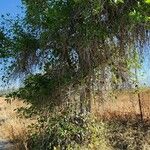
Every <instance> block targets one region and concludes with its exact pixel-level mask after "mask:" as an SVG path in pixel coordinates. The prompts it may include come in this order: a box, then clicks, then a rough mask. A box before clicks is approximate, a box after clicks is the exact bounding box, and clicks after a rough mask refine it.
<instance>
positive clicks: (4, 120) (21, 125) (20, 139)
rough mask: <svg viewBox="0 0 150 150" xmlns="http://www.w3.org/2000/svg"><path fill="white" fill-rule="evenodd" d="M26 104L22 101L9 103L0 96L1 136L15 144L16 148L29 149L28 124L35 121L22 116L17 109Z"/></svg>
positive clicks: (15, 149) (16, 149)
mask: <svg viewBox="0 0 150 150" xmlns="http://www.w3.org/2000/svg"><path fill="white" fill-rule="evenodd" d="M23 106H26V104H24V103H23V102H22V101H18V100H15V101H12V102H11V103H7V102H6V101H5V100H4V98H0V124H1V125H0V131H1V132H0V138H1V139H5V140H7V141H9V142H11V143H12V144H13V148H11V149H14V150H27V139H28V129H27V127H28V125H30V124H31V123H32V122H33V121H32V120H29V119H26V118H20V117H18V115H17V112H16V111H15V110H16V109H17V108H19V107H23Z"/></svg>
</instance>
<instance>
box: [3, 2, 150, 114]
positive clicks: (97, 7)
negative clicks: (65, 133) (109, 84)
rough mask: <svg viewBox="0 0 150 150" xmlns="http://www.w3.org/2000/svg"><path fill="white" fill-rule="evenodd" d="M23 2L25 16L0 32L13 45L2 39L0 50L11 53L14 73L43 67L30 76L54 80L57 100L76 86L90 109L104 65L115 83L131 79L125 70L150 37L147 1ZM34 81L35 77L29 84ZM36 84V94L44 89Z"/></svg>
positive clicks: (131, 65) (127, 69)
mask: <svg viewBox="0 0 150 150" xmlns="http://www.w3.org/2000/svg"><path fill="white" fill-rule="evenodd" d="M22 2H23V5H24V6H25V10H26V11H25V18H24V19H17V20H13V21H11V26H10V29H9V32H8V31H7V32H6V31H5V29H4V31H2V38H1V39H2V41H3V40H4V41H7V40H9V41H10V44H9V45H7V44H5V43H6V42H4V44H5V46H2V48H1V55H2V54H3V51H4V53H7V54H9V55H7V58H8V59H10V57H11V58H13V62H12V64H11V65H10V67H9V68H10V70H11V72H12V71H13V72H14V73H29V72H30V73H31V72H33V70H35V68H36V70H37V69H42V71H41V72H42V74H40V75H36V76H34V77H35V78H31V79H33V80H32V81H35V83H37V84H38V83H39V77H40V78H42V79H41V80H40V81H42V80H45V78H46V80H48V81H49V83H51V82H52V83H53V84H49V86H48V87H49V88H50V89H53V90H52V91H53V94H54V93H55V94H56V93H57V94H56V95H55V94H54V95H55V96H54V99H56V97H57V99H58V101H59V99H62V95H63V94H64V93H68V87H70V86H71V87H72V88H74V86H75V85H76V86H78V88H77V89H78V90H79V89H80V92H79V93H82V94H81V95H80V100H81V101H80V104H81V110H82V109H83V106H82V105H83V104H84V105H85V106H86V109H87V111H90V110H91V101H90V100H91V93H92V92H93V91H95V90H96V89H98V87H99V85H98V84H97V82H96V81H97V80H96V78H98V79H99V80H100V79H101V80H102V82H101V83H100V84H102V83H103V80H104V79H103V78H105V77H104V76H103V78H102V75H101V74H102V72H105V70H109V71H110V76H111V79H112V81H113V84H116V83H117V82H118V81H120V82H127V79H128V74H127V72H128V71H130V70H131V68H132V67H133V66H135V64H137V61H139V60H137V61H133V63H132V59H133V57H134V56H136V55H138V56H139V58H140V57H141V56H142V52H141V49H140V48H141V47H142V46H143V45H144V44H145V43H146V42H147V41H149V23H150V18H149V13H150V7H149V6H150V4H149V1H148V0H145V1H143V0H114V1H113V0H92V1H90V0H51V1H49V0H32V1H31V0H22ZM5 32H6V35H5V36H3V35H4V33H5ZM8 33H9V34H8ZM3 37H4V38H3ZM3 47H4V48H5V50H4V48H3ZM134 58H135V57H134ZM134 60H136V59H134ZM35 66H36V67H35ZM37 76H39V77H38V78H37ZM31 79H30V78H29V80H31ZM36 79H38V80H37V81H38V82H37V81H36ZM27 81H28V80H27ZM94 82H95V83H96V85H93V83H94ZM41 83H42V82H41ZM35 85H36V84H34V82H33V85H32V84H29V87H32V86H33V87H34V86H35ZM50 86H52V87H50ZM25 87H26V82H25ZM27 87H28V86H27ZM33 87H32V88H29V89H30V90H31V89H34V92H35V93H34V92H31V91H28V92H29V93H34V94H36V93H37V91H40V90H42V89H41V87H40V86H38V87H39V88H38V89H37V91H35V87H34V88H33ZM79 87H80V88H79ZM42 88H43V87H42ZM44 88H47V86H45V87H44ZM62 89H63V90H62ZM69 89H70V88H69ZM23 90H24V89H23ZM64 91H65V92H64ZM47 93H48V92H47ZM53 94H52V95H53ZM47 95H48V97H49V96H50V95H49V94H47ZM52 95H51V96H52ZM58 95H59V96H58ZM51 96H50V97H51ZM35 97H36V96H35ZM25 98H27V97H26V96H25ZM33 98H34V96H33ZM36 100H37V99H36Z"/></svg>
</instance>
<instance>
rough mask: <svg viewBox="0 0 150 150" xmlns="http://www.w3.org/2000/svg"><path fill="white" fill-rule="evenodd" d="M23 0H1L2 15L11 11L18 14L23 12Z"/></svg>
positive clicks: (13, 14) (14, 14)
mask: <svg viewBox="0 0 150 150" xmlns="http://www.w3.org/2000/svg"><path fill="white" fill-rule="evenodd" d="M20 6H21V0H0V15H2V14H7V13H10V14H11V15H12V16H16V15H17V14H19V13H21V8H20Z"/></svg>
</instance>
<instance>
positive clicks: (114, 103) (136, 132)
mask: <svg viewBox="0 0 150 150" xmlns="http://www.w3.org/2000/svg"><path fill="white" fill-rule="evenodd" d="M140 99H141V102H142V112H143V116H144V119H145V120H146V121H148V120H149V119H150V90H149V89H147V90H143V91H141V92H140ZM22 106H26V105H25V104H24V103H23V102H21V101H17V100H15V101H13V102H12V103H11V104H10V103H7V102H6V101H4V98H2V97H1V98H0V131H1V132H0V138H1V139H6V140H8V141H11V142H13V143H14V147H15V148H14V149H15V150H20V149H23V150H27V138H28V137H27V136H28V135H27V126H28V125H29V124H30V123H32V121H31V120H27V119H25V118H22V119H20V118H18V117H17V113H16V112H15V111H14V110H15V109H16V108H19V107H22ZM93 111H94V112H95V114H96V115H97V116H98V117H99V118H103V119H106V120H107V121H106V122H105V123H106V124H107V125H106V127H108V131H109V132H108V133H107V139H109V140H110V143H111V145H112V147H113V148H112V150H115V149H118V150H130V149H131V150H136V149H138V148H137V147H138V146H139V145H138V143H141V144H140V146H141V145H142V148H139V150H150V123H149V121H148V122H146V123H145V125H143V124H141V123H140V122H139V121H140V118H139V116H140V111H139V102H138V96H137V93H133V92H128V91H126V92H118V93H116V94H115V95H113V96H111V99H110V100H109V101H106V102H104V103H101V104H100V105H98V104H96V103H95V105H93ZM124 119H125V120H124ZM130 138H131V139H130ZM134 139H136V140H134ZM132 142H133V143H132ZM133 145H134V146H133ZM124 147H128V148H124ZM130 147H131V148H130ZM145 147H146V148H145Z"/></svg>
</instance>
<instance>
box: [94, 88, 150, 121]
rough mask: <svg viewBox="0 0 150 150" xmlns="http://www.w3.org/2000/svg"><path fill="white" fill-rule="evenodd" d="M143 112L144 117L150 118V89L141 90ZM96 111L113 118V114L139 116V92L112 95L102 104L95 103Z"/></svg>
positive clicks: (102, 115)
mask: <svg viewBox="0 0 150 150" xmlns="http://www.w3.org/2000/svg"><path fill="white" fill-rule="evenodd" d="M140 98H141V102H142V112H143V117H144V119H150V89H147V90H143V91H141V92H140ZM93 111H94V113H95V114H96V115H97V116H99V117H104V118H111V117H112V116H114V115H115V116H119V117H124V116H127V115H130V116H139V115H140V110H139V101H138V95H137V93H133V92H129V91H128V92H121V93H117V94H115V95H111V97H110V100H109V101H106V102H104V103H101V104H97V103H94V105H93Z"/></svg>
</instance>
